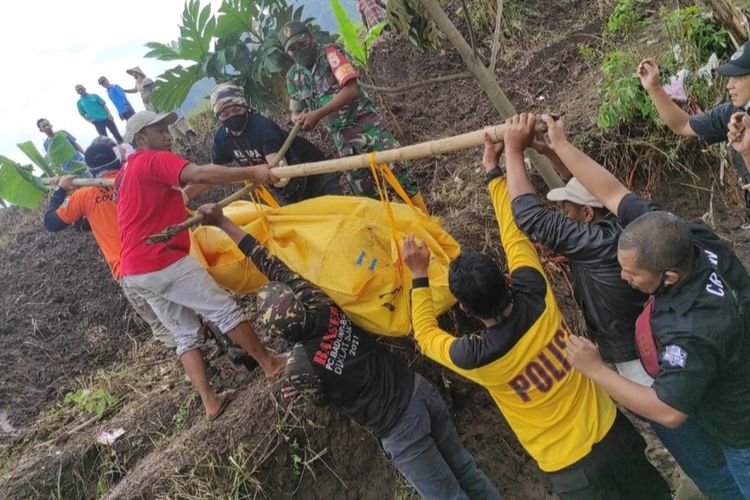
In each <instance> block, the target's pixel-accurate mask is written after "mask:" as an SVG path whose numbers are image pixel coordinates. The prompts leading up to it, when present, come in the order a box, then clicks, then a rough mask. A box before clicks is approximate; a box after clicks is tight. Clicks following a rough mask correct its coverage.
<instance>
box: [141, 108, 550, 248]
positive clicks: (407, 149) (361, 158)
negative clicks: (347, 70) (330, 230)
mask: <svg viewBox="0 0 750 500" xmlns="http://www.w3.org/2000/svg"><path fill="white" fill-rule="evenodd" d="M553 116H555V115H553ZM298 125H299V123H298V124H297V125H295V126H294V129H292V131H291V132H290V133H289V137H288V138H287V142H285V143H284V146H282V148H281V150H280V151H279V153H277V155H276V157H275V158H274V162H272V164H271V167H274V166H275V165H276V163H278V162H277V161H276V160H279V159H280V158H283V156H284V153H285V152H286V149H285V147H286V148H288V147H289V144H291V139H293V138H294V135H296V133H297V131H299V126H298ZM546 131H547V125H546V124H545V123H544V122H542V121H541V120H539V121H537V125H536V132H537V133H544V132H546ZM485 134H489V136H490V139H492V141H493V142H500V141H502V140H503V136H504V135H505V125H504V124H503V125H495V126H493V127H487V128H484V129H479V130H475V131H474V132H469V133H466V134H461V135H456V136H453V137H446V138H443V139H436V140H434V141H428V142H422V143H419V144H414V145H412V146H404V147H402V148H397V149H389V150H387V151H378V152H376V153H375V162H376V163H394V162H399V161H407V160H416V159H418V158H426V157H429V156H437V155H442V154H446V153H453V152H455V151H460V150H462V149H469V148H474V147H477V146H481V145H483V144H484V135H485ZM290 138H291V139H290ZM288 143H289V144H288ZM356 168H370V153H365V154H361V155H357V156H346V157H344V158H337V159H335V160H325V161H320V162H312V163H298V164H296V165H290V166H288V167H276V168H274V169H273V174H274V175H275V176H276V177H278V178H280V179H289V178H292V177H303V176H307V175H317V174H324V173H329V172H343V171H345V170H354V169H356ZM253 189H255V185H254V184H250V185H248V186H245V187H244V188H242V189H241V190H239V191H237V192H236V193H234V194H232V195H230V196H228V197H226V198H224V199H223V200H221V201H220V202H219V203H218V205H220V206H221V207H225V206H227V205H228V204H230V203H231V202H233V201H237V200H239V199H241V198H242V197H243V196H245V195H246V194H248V193H249V192H251V191H252V190H253ZM202 220H203V215H202V214H198V215H195V216H193V217H191V218H189V219H188V220H186V221H185V222H183V223H181V224H176V225H174V226H170V227H168V228H167V229H165V230H164V231H163V232H161V233H159V234H154V235H152V236H149V237H148V238H147V240H146V241H147V243H148V244H150V245H152V244H154V243H164V242H165V241H169V240H170V239H171V238H172V237H173V236H174V235H175V234H177V233H179V232H180V231H184V230H185V229H188V228H191V227H193V226H196V225H198V224H199V223H200V221H202Z"/></svg>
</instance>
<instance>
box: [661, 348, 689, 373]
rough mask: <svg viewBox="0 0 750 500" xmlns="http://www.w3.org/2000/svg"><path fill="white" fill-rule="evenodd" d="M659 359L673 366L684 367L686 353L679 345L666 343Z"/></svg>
mask: <svg viewBox="0 0 750 500" xmlns="http://www.w3.org/2000/svg"><path fill="white" fill-rule="evenodd" d="M661 360H662V362H663V363H665V364H667V365H668V366H671V367H673V368H677V367H679V368H685V364H686V363H687V353H686V352H685V351H684V350H683V349H682V348H681V347H680V346H677V345H668V346H666V347H665V348H664V350H663V351H662V353H661Z"/></svg>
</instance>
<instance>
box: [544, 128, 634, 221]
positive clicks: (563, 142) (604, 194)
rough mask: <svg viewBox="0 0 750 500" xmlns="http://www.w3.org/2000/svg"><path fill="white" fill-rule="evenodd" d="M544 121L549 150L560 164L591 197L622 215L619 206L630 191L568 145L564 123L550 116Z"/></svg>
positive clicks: (580, 152) (609, 173)
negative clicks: (556, 156)
mask: <svg viewBox="0 0 750 500" xmlns="http://www.w3.org/2000/svg"><path fill="white" fill-rule="evenodd" d="M542 119H543V120H544V122H545V123H546V124H547V137H548V138H549V144H550V147H551V148H552V149H553V150H554V151H555V153H557V155H558V156H559V157H560V160H562V162H563V163H564V164H565V166H567V167H568V169H569V170H570V172H571V173H572V174H573V175H574V176H575V178H576V179H578V180H579V181H580V182H581V184H583V186H584V187H585V188H586V189H588V190H589V192H590V193H591V194H593V195H594V196H596V197H597V198H598V199H599V200H601V202H602V203H604V206H605V207H607V209H608V210H609V211H610V212H612V213H614V214H617V213H619V212H618V208H619V206H620V202H621V201H622V199H623V198H625V196H626V195H627V194H628V193H630V190H629V189H628V188H626V187H625V186H624V185H623V184H622V183H621V182H620V181H618V180H617V177H615V176H614V175H612V173H611V172H609V171H608V170H607V169H606V168H604V167H603V166H601V165H599V164H598V163H597V162H595V161H594V160H593V159H591V158H590V157H589V156H588V155H586V154H585V153H584V152H583V151H581V150H579V149H577V148H576V147H575V146H573V145H572V144H571V143H570V142H568V138H567V137H566V136H565V130H564V128H563V124H562V120H554V119H552V117H550V116H548V115H543V116H542Z"/></svg>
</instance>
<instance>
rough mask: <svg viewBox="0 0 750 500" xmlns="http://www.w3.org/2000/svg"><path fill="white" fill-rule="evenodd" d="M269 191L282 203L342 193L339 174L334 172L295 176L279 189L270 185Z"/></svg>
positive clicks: (286, 203) (287, 203)
mask: <svg viewBox="0 0 750 500" xmlns="http://www.w3.org/2000/svg"><path fill="white" fill-rule="evenodd" d="M270 191H271V194H273V196H274V198H276V200H277V201H278V202H279V203H280V204H282V205H289V204H290V203H297V202H298V201H302V200H309V199H310V198H317V197H319V196H326V195H343V194H344V192H343V191H342V190H341V186H340V185H339V176H338V174H337V173H335V172H332V173H327V174H318V175H308V176H306V177H296V178H294V179H291V181H290V182H289V184H287V186H286V187H283V188H281V189H279V188H274V187H273V186H270Z"/></svg>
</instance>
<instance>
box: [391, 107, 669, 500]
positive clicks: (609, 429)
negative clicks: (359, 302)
mask: <svg viewBox="0 0 750 500" xmlns="http://www.w3.org/2000/svg"><path fill="white" fill-rule="evenodd" d="M512 120H513V119H511V120H509V121H508V122H506V125H507V127H508V128H507V132H506V135H505V147H507V149H508V152H507V162H508V163H510V162H523V161H524V160H523V151H524V149H525V147H527V146H528V145H527V144H523V140H522V139H523V138H522V136H521V134H520V133H519V130H520V128H519V127H520V125H519V124H518V120H517V119H516V122H515V123H514V122H513V121H512ZM501 153H502V146H501V145H499V146H495V145H493V144H492V142H490V141H489V139H487V140H486V142H485V155H484V160H483V163H484V167H485V171H486V172H487V180H488V188H489V191H490V196H491V198H492V202H493V205H494V207H495V213H496V216H497V220H498V223H499V226H500V235H501V243H502V245H503V248H504V250H505V254H506V258H507V263H508V268H509V272H510V277H511V280H512V283H513V284H512V285H511V286H510V287H508V286H507V285H506V283H505V280H504V277H503V273H502V271H501V270H500V268H499V267H498V266H497V264H496V263H494V262H493V261H492V260H491V259H490V258H489V257H488V256H486V255H484V254H481V253H476V252H463V253H462V254H461V255H459V256H458V258H456V260H455V261H454V262H452V263H451V267H450V273H449V285H450V289H451V292H452V293H453V295H455V296H456V298H457V299H458V300H459V304H460V307H461V309H463V310H464V311H466V312H467V313H469V314H471V315H473V316H475V317H478V318H479V319H480V320H481V321H482V322H483V323H484V325H485V327H486V328H485V330H484V331H482V332H480V333H479V334H476V335H471V336H466V337H455V336H453V335H451V334H450V333H448V332H445V331H443V330H441V329H440V328H439V327H438V324H437V320H436V319H435V314H434V311H433V307H432V299H431V296H430V288H429V282H428V277H427V267H428V264H429V250H428V249H427V247H426V245H424V244H421V245H417V244H416V242H415V240H414V238H413V236H410V237H409V238H408V239H407V241H406V243H405V245H404V253H403V258H404V261H405V263H406V265H407V266H408V267H409V268H410V269H411V272H412V277H413V280H414V282H413V289H412V321H413V326H414V336H415V338H416V341H417V342H418V343H419V347H420V348H421V350H422V352H423V353H424V355H425V356H427V357H429V358H431V359H433V360H435V361H437V362H438V363H440V364H442V365H444V366H446V367H448V368H450V369H451V370H453V371H455V372H456V373H459V374H460V375H463V376H464V377H466V378H468V379H469V380H472V381H474V382H476V383H478V384H480V385H482V386H484V387H485V388H487V390H488V391H489V393H490V395H491V396H492V398H493V399H494V400H495V403H496V404H497V406H498V407H499V408H500V410H501V412H502V413H503V416H504V417H505V419H506V420H507V421H508V424H509V425H510V426H511V428H512V429H513V431H514V432H515V433H516V436H517V437H518V439H519V441H520V442H521V444H522V445H523V446H524V448H525V449H526V451H528V452H529V454H530V455H531V456H532V457H533V458H534V459H535V460H536V461H537V463H538V464H539V467H540V468H541V469H542V471H544V472H545V473H546V474H547V476H548V477H549V479H550V482H551V484H552V488H553V489H554V490H555V492H556V493H557V494H558V495H559V496H560V498H562V499H564V500H569V499H576V500H578V499H595V498H649V499H662V498H663V499H669V498H671V495H670V490H669V487H668V485H667V483H666V482H665V481H664V479H663V478H662V477H661V476H660V475H659V473H658V472H657V471H656V469H655V468H654V467H653V466H652V465H651V464H650V463H649V462H648V461H647V460H646V458H645V456H644V453H643V452H644V450H645V447H646V444H645V441H644V440H643V438H642V437H641V436H640V435H639V434H638V432H637V431H636V430H635V428H633V426H632V424H630V422H629V421H628V420H627V419H626V418H625V416H624V415H623V414H622V413H620V412H618V411H617V409H616V407H615V405H614V403H613V402H612V400H611V399H610V398H609V397H608V396H607V394H606V393H605V392H604V391H602V390H601V389H600V388H599V387H597V386H596V385H595V384H594V383H592V382H591V381H590V380H589V379H588V378H586V377H584V376H583V375H582V374H581V373H580V372H578V371H576V370H575V369H573V368H572V367H571V365H570V363H569V361H568V359H567V357H566V353H565V345H566V341H567V339H568V336H569V335H570V334H569V332H568V330H567V327H566V326H565V324H564V322H563V318H562V315H561V313H560V310H559V309H558V307H557V304H556V302H555V298H554V296H553V294H552V289H551V287H550V285H549V283H548V282H547V279H546V277H545V275H544V271H543V269H542V265H541V262H540V260H539V257H538V255H537V254H536V251H535V250H534V247H533V246H532V244H531V242H530V241H529V239H528V237H527V236H526V235H525V234H524V233H523V232H522V231H521V230H520V229H519V228H518V226H517V225H516V223H515V221H514V220H513V215H512V212H511V205H510V197H509V196H508V189H507V184H506V181H505V177H504V176H503V174H502V172H501V171H500V168H499V166H498V163H497V162H498V160H499V157H500V154H501Z"/></svg>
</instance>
